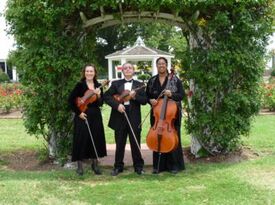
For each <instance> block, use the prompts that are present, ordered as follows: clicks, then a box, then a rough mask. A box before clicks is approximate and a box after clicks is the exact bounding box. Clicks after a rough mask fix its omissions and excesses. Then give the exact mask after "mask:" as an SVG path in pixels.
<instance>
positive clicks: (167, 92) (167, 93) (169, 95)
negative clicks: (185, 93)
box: [163, 90, 172, 98]
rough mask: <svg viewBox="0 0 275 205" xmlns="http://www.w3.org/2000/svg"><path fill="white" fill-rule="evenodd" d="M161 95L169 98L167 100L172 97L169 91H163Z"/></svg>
mask: <svg viewBox="0 0 275 205" xmlns="http://www.w3.org/2000/svg"><path fill="white" fill-rule="evenodd" d="M163 94H164V95H166V96H167V97H169V98H170V97H172V92H171V90H165V91H164V93H163Z"/></svg>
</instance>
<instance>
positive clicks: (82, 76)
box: [81, 64, 97, 82]
mask: <svg viewBox="0 0 275 205" xmlns="http://www.w3.org/2000/svg"><path fill="white" fill-rule="evenodd" d="M89 66H91V67H93V68H94V70H95V77H94V82H96V81H97V69H96V67H95V65H94V64H86V65H85V66H84V67H83V68H82V71H81V81H83V80H85V79H86V78H85V71H86V68H87V67H89Z"/></svg>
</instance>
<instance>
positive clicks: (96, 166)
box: [91, 160, 102, 175]
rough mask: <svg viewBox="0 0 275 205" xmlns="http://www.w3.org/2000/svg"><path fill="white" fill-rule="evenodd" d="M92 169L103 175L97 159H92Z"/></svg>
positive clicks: (96, 173)
mask: <svg viewBox="0 0 275 205" xmlns="http://www.w3.org/2000/svg"><path fill="white" fill-rule="evenodd" d="M91 167H92V170H93V171H94V173H95V175H101V174H102V173H101V171H100V168H99V166H98V161H97V160H93V161H92V165H91Z"/></svg>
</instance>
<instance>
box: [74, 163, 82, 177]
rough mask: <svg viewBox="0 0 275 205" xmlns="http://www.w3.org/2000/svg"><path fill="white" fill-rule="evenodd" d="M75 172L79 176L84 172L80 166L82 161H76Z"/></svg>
mask: <svg viewBox="0 0 275 205" xmlns="http://www.w3.org/2000/svg"><path fill="white" fill-rule="evenodd" d="M76 173H77V174H78V175H79V176H82V175H83V174H84V171H83V166H82V161H77V170H76Z"/></svg>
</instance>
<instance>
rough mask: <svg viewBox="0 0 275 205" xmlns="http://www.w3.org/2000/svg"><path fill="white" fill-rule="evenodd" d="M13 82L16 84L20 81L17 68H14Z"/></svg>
mask: <svg viewBox="0 0 275 205" xmlns="http://www.w3.org/2000/svg"><path fill="white" fill-rule="evenodd" d="M12 80H13V81H14V82H17V81H18V76H17V72H16V68H15V67H12Z"/></svg>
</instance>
